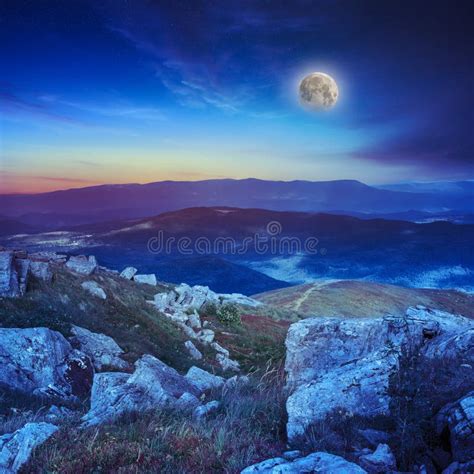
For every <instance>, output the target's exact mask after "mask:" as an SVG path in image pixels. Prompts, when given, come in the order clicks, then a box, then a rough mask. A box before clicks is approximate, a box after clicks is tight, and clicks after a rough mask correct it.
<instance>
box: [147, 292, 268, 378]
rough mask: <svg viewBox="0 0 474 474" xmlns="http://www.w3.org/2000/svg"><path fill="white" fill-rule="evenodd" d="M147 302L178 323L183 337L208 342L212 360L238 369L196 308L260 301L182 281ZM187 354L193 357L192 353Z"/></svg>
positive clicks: (231, 368) (251, 304)
mask: <svg viewBox="0 0 474 474" xmlns="http://www.w3.org/2000/svg"><path fill="white" fill-rule="evenodd" d="M150 303H152V304H153V305H154V306H155V307H156V308H157V309H158V310H159V311H161V312H162V313H163V314H164V315H165V316H166V317H167V318H169V319H170V320H171V321H173V322H174V323H175V324H176V325H177V326H179V327H180V328H181V329H182V330H183V331H184V332H185V334H186V336H187V337H189V338H191V339H197V340H198V341H199V342H200V343H201V344H204V345H210V346H211V348H213V349H214V350H215V351H216V352H217V354H216V361H217V362H218V364H219V365H220V367H221V368H222V370H231V371H235V372H238V371H239V370H240V366H239V363H238V362H237V361H235V360H232V359H231V358H230V353H229V351H228V350H227V349H226V348H224V347H222V346H221V345H219V344H218V343H216V342H214V338H215V333H214V331H213V330H212V329H209V328H203V326H204V325H203V323H202V321H201V318H200V316H199V313H198V311H200V310H202V309H203V308H204V307H205V306H206V305H214V306H220V305H223V304H228V303H233V304H241V305H245V306H252V307H254V306H258V305H260V304H261V303H260V302H258V301H256V300H253V299H252V298H248V297H247V296H244V295H240V294H237V293H232V294H219V293H215V292H214V291H212V290H210V289H209V287H207V286H199V285H196V286H193V287H191V286H189V285H186V284H185V283H182V284H181V285H179V286H177V287H175V288H174V289H173V290H171V291H169V292H168V293H157V294H156V295H155V297H154V300H153V301H151V302H150ZM193 352H194V351H193ZM191 356H192V357H193V358H194V356H193V355H192V354H191Z"/></svg>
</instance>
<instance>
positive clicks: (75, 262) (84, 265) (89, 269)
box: [66, 255, 97, 276]
mask: <svg viewBox="0 0 474 474" xmlns="http://www.w3.org/2000/svg"><path fill="white" fill-rule="evenodd" d="M66 267H67V268H69V270H71V271H73V272H75V273H79V274H80V275H87V276H88V275H92V274H93V273H94V272H95V271H96V269H97V260H96V258H95V257H94V256H93V255H90V256H89V257H86V256H85V255H78V256H72V257H69V260H68V261H67V262H66Z"/></svg>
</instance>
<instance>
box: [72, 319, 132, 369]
mask: <svg viewBox="0 0 474 474" xmlns="http://www.w3.org/2000/svg"><path fill="white" fill-rule="evenodd" d="M71 332H72V334H73V338H72V339H71V342H72V343H73V344H74V345H77V347H78V348H79V349H80V350H81V351H82V352H84V353H85V354H87V355H88V356H89V357H90V359H91V361H92V363H93V364H94V368H95V369H96V370H99V371H100V370H102V369H104V368H105V367H108V368H112V369H116V370H126V369H128V368H129V367H130V364H128V362H125V361H124V360H123V359H121V356H122V355H123V353H124V352H123V350H122V349H121V347H120V346H119V345H118V344H117V343H116V342H115V341H114V340H113V339H112V338H111V337H109V336H106V335H105V334H100V333H96V332H91V331H89V330H87V329H84V328H81V327H79V326H72V328H71Z"/></svg>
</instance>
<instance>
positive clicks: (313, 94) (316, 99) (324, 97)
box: [299, 72, 339, 110]
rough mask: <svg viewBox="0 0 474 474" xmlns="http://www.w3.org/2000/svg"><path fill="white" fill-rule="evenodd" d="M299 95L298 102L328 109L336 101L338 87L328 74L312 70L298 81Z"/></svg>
mask: <svg viewBox="0 0 474 474" xmlns="http://www.w3.org/2000/svg"><path fill="white" fill-rule="evenodd" d="M299 96H300V102H301V103H302V104H303V105H304V106H306V107H308V108H310V109H314V110H324V109H330V108H331V107H333V106H334V104H335V103H336V102H337V98H338V97H339V89H338V87H337V84H336V81H335V80H334V79H333V78H332V77H331V76H329V75H328V74H325V73H324V72H313V73H312V74H309V75H307V76H306V77H305V78H303V80H302V81H301V82H300V86H299Z"/></svg>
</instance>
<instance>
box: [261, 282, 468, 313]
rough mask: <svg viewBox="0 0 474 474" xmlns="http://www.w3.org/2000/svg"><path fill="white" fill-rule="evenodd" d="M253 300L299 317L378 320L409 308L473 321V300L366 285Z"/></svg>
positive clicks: (306, 288) (300, 289) (320, 285)
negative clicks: (427, 310) (426, 309)
mask: <svg viewBox="0 0 474 474" xmlns="http://www.w3.org/2000/svg"><path fill="white" fill-rule="evenodd" d="M255 298H256V299H258V300H260V301H262V302H264V303H267V304H269V305H272V306H273V307H275V308H279V311H280V312H283V311H284V310H287V311H293V312H295V313H297V314H299V315H300V316H302V317H308V316H344V317H378V316H384V315H386V314H393V315H401V314H403V313H405V311H406V309H407V308H408V307H409V306H416V305H423V306H427V307H430V308H435V309H440V310H444V311H448V312H450V313H457V314H462V315H464V316H466V317H471V318H473V317H474V296H472V295H468V294H465V293H461V292H459V291H455V290H431V289H416V288H404V287H400V286H394V285H385V284H379V283H372V282H367V281H355V280H345V281H344V280H341V281H331V280H323V281H321V282H317V283H311V284H306V285H299V286H294V287H291V288H283V289H281V290H274V291H269V292H266V293H261V294H259V295H256V296H255Z"/></svg>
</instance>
